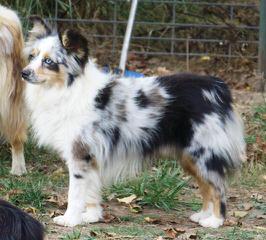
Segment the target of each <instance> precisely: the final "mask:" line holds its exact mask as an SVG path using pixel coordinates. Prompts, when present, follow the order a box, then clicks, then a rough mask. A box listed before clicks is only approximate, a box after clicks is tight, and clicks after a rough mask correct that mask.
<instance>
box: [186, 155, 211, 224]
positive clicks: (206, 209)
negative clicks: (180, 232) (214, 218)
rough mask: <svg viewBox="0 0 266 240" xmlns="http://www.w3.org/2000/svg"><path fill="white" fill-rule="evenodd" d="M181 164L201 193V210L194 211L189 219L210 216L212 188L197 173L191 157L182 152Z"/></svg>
mask: <svg viewBox="0 0 266 240" xmlns="http://www.w3.org/2000/svg"><path fill="white" fill-rule="evenodd" d="M181 166H182V167H183V169H184V170H185V171H186V172H187V173H188V174H190V175H191V176H192V177H193V178H194V179H195V180H196V182H197V184H198V186H199V190H200V193H201V195H202V199H203V204H202V209H201V211H199V212H197V213H194V214H193V215H191V216H190V220H191V221H193V222H199V221H200V220H201V219H204V218H207V217H209V216H211V213H212V210H213V202H212V188H211V185H210V184H208V183H207V182H206V181H205V180H204V179H203V178H202V177H201V176H200V174H199V172H198V170H197V168H196V165H195V164H194V163H193V160H192V158H191V157H190V156H189V155H187V154H183V156H182V159H181Z"/></svg>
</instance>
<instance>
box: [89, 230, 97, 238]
mask: <svg viewBox="0 0 266 240" xmlns="http://www.w3.org/2000/svg"><path fill="white" fill-rule="evenodd" d="M97 235H98V234H97V233H96V232H94V231H90V236H91V237H97Z"/></svg>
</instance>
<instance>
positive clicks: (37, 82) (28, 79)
mask: <svg viewBox="0 0 266 240" xmlns="http://www.w3.org/2000/svg"><path fill="white" fill-rule="evenodd" d="M22 79H23V80H24V81H26V82H28V83H31V84H36V85H38V84H42V83H44V82H45V81H46V80H38V81H37V80H34V79H31V78H26V77H23V76H22Z"/></svg>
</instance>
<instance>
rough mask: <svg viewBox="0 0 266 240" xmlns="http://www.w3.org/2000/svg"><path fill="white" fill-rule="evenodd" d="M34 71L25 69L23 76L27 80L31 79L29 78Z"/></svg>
mask: <svg viewBox="0 0 266 240" xmlns="http://www.w3.org/2000/svg"><path fill="white" fill-rule="evenodd" d="M31 73H32V71H31V70H29V69H25V70H23V71H22V72H21V76H22V77H23V78H24V79H27V78H29V76H30V75H31Z"/></svg>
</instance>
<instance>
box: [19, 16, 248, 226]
mask: <svg viewBox="0 0 266 240" xmlns="http://www.w3.org/2000/svg"><path fill="white" fill-rule="evenodd" d="M33 21H34V26H33V29H32V31H31V32H30V35H29V40H28V44H27V46H26V49H25V52H26V53H27V54H28V56H30V59H29V60H30V62H29V64H28V66H27V67H26V68H25V69H24V70H23V73H22V76H23V78H24V80H26V81H27V82H28V84H27V87H26V101H27V104H28V107H29V109H30V111H31V123H32V126H33V130H34V133H35V135H36V137H37V138H38V141H39V143H40V144H42V145H49V146H51V147H53V148H54V149H55V150H57V151H58V152H59V153H60V154H61V156H62V158H64V159H65V160H66V163H67V165H68V168H69V174H70V186H69V193H68V208H67V211H66V213H65V215H63V216H59V217H56V218H54V221H55V223H57V224H59V225H65V226H75V225H77V224H81V223H89V222H97V221H99V220H100V219H101V217H102V208H101V205H100V203H101V195H100V192H101V186H102V185H103V184H109V183H111V182H112V181H116V180H118V179H120V178H123V177H129V176H136V174H137V173H138V172H139V171H140V170H141V169H142V167H143V164H144V162H146V161H150V160H152V159H154V158H156V157H157V156H158V155H160V154H168V155H171V156H173V157H176V156H179V160H180V164H181V166H182V167H183V168H184V169H185V170H186V171H187V172H188V173H189V174H191V175H192V176H194V177H195V179H196V180H197V182H198V184H199V188H200V191H201V194H202V197H203V207H202V210H201V211H200V212H199V213H195V214H193V215H192V216H191V220H192V221H195V222H198V223H199V224H200V225H202V226H204V227H215V228H216V227H219V226H221V225H222V224H223V221H224V218H225V211H226V209H225V208H226V204H225V177H226V175H227V173H229V172H231V171H234V170H236V169H238V168H239V167H240V165H241V162H242V161H243V160H244V159H245V143H244V138H243V126H242V122H241V120H240V119H239V117H238V116H237V114H236V113H235V112H234V110H233V107H232V98H231V94H230V91H229V89H228V87H227V86H226V84H225V83H224V82H223V81H222V80H221V79H218V78H215V77H210V76H198V75H193V74H176V75H171V76H164V77H144V78H138V79H135V78H124V77H117V76H113V75H111V74H106V73H104V72H102V71H101V70H100V69H99V68H98V67H97V66H96V65H95V64H94V63H93V62H92V61H90V60H88V59H87V58H88V48H87V42H86V39H85V38H84V37H83V36H82V35H80V34H79V33H77V32H75V31H73V30H66V31H65V32H64V33H59V34H57V33H55V32H53V31H51V30H49V31H47V28H48V26H47V25H46V23H45V22H44V21H43V20H41V19H39V18H36V17H35V18H34V19H33ZM85 42H86V44H85ZM51 66H53V67H51ZM55 66H57V67H56V68H55Z"/></svg>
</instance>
